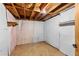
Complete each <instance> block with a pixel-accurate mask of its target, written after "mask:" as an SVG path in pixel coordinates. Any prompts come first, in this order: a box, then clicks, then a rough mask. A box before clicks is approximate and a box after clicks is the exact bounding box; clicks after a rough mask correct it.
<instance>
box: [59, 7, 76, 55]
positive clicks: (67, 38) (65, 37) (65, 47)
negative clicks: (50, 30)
mask: <svg viewBox="0 0 79 59" xmlns="http://www.w3.org/2000/svg"><path fill="white" fill-rule="evenodd" d="M74 14H75V8H72V9H70V10H68V11H65V12H63V13H61V14H60V17H61V18H62V19H60V22H66V21H70V20H75V16H74ZM73 44H75V26H74V25H72V26H61V27H60V50H61V51H62V52H63V53H64V54H66V55H75V48H74V47H73Z"/></svg>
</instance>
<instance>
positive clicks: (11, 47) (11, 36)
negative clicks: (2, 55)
mask: <svg viewBox="0 0 79 59" xmlns="http://www.w3.org/2000/svg"><path fill="white" fill-rule="evenodd" d="M8 30H9V40H10V45H9V55H10V54H11V52H12V51H13V50H14V49H15V47H16V36H17V35H16V27H8Z"/></svg>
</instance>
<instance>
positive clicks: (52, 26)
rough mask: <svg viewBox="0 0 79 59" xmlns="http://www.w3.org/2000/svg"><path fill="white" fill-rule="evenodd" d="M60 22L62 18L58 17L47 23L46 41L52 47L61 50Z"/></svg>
mask: <svg viewBox="0 0 79 59" xmlns="http://www.w3.org/2000/svg"><path fill="white" fill-rule="evenodd" d="M59 20H60V16H59V15H58V16H56V17H54V18H52V19H50V20H48V21H46V22H45V29H44V30H45V39H46V42H48V43H49V44H51V45H52V46H54V47H56V48H59Z"/></svg>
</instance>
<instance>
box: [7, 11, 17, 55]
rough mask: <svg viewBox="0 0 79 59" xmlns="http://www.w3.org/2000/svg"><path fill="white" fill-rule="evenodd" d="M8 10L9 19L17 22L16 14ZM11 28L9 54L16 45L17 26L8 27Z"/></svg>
mask: <svg viewBox="0 0 79 59" xmlns="http://www.w3.org/2000/svg"><path fill="white" fill-rule="evenodd" d="M6 11H7V21H9V22H16V19H15V18H14V16H13V15H12V14H11V13H10V12H9V11H8V10H6ZM8 30H9V40H10V47H9V54H10V53H11V52H12V51H13V50H14V49H15V46H16V38H17V37H16V26H15V27H12V26H11V27H8Z"/></svg>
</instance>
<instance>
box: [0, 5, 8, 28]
mask: <svg viewBox="0 0 79 59" xmlns="http://www.w3.org/2000/svg"><path fill="white" fill-rule="evenodd" d="M3 28H7V20H6V9H5V7H4V5H3V4H0V29H3Z"/></svg>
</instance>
